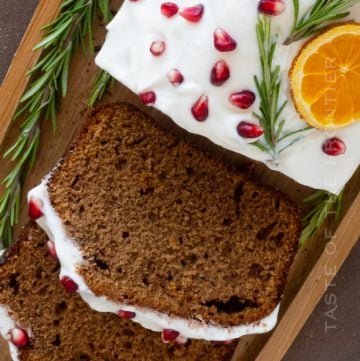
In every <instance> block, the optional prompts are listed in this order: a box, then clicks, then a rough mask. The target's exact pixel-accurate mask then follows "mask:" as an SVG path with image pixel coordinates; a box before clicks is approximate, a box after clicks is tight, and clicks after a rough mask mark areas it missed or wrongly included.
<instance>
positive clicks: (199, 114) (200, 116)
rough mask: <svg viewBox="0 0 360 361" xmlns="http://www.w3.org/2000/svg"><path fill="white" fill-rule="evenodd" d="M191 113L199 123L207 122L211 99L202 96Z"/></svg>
mask: <svg viewBox="0 0 360 361" xmlns="http://www.w3.org/2000/svg"><path fill="white" fill-rule="evenodd" d="M191 113H192V115H193V116H194V118H195V119H196V120H197V121H198V122H203V121H205V120H206V119H207V118H208V116H209V99H208V97H207V96H206V95H202V96H201V97H200V98H199V99H198V100H197V101H196V103H195V104H194V105H193V106H192V108H191Z"/></svg>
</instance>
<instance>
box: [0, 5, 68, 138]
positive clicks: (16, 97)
mask: <svg viewBox="0 0 360 361" xmlns="http://www.w3.org/2000/svg"><path fill="white" fill-rule="evenodd" d="M61 1H62V0H51V1H48V0H40V1H39V4H38V6H37V7H36V9H35V12H34V15H33V17H32V19H31V21H30V24H29V26H28V28H27V30H26V32H25V34H24V36H23V38H22V40H21V42H20V45H19V47H18V49H17V51H16V54H15V56H14V58H13V61H12V63H11V65H10V67H9V69H8V72H7V74H6V76H5V78H4V81H3V83H2V85H1V88H0V109H1V112H0V144H1V143H2V142H3V140H4V138H5V134H6V131H7V129H8V127H9V125H10V123H11V120H12V118H13V115H14V114H15V111H16V109H17V107H18V105H19V101H20V99H21V97H22V95H23V93H24V91H25V89H26V87H27V85H28V82H29V77H27V76H26V72H27V70H28V69H29V68H31V67H32V66H33V65H35V64H36V62H37V61H38V59H39V57H40V55H41V52H40V51H36V52H34V51H33V50H32V49H33V47H34V46H35V45H36V44H37V43H38V42H39V41H40V40H41V38H42V31H41V29H42V27H43V26H44V25H46V24H48V23H49V22H51V21H52V20H53V19H54V18H55V16H56V15H57V13H58V11H59V7H60V4H61ZM24 59H25V60H24Z"/></svg>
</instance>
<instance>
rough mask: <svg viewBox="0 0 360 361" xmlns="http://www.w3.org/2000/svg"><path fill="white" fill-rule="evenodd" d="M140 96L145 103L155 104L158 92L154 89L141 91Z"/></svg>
mask: <svg viewBox="0 0 360 361" xmlns="http://www.w3.org/2000/svg"><path fill="white" fill-rule="evenodd" d="M139 97H140V99H141V101H142V102H143V103H144V104H145V105H154V104H155V102H156V94H155V93H154V92H153V91H149V92H145V93H141V94H139Z"/></svg>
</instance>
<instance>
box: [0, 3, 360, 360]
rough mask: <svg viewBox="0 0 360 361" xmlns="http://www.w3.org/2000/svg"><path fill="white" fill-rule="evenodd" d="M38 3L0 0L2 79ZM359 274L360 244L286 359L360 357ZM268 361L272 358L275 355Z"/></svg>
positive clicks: (0, 65) (356, 358) (348, 358)
mask: <svg viewBox="0 0 360 361" xmlns="http://www.w3.org/2000/svg"><path fill="white" fill-rule="evenodd" d="M49 1H51V0H49ZM37 3H38V1H37V0H0V81H2V79H3V77H4V75H5V73H6V71H7V68H8V66H9V64H10V62H11V59H12V57H13V55H14V53H15V51H16V48H17V46H18V43H19V41H20V39H21V36H22V34H23V32H24V31H25V29H26V26H27V24H28V22H29V20H30V17H31V15H32V12H33V9H34V8H35V6H36V4H37ZM359 275H360V243H358V244H357V246H356V247H355V249H354V251H353V252H352V254H351V256H350V257H349V258H348V259H347V261H346V264H345V266H344V267H343V268H342V269H341V271H340V273H339V274H338V275H337V277H336V279H335V281H334V283H333V285H332V286H331V287H330V288H329V290H328V292H327V294H326V296H325V297H324V298H323V299H322V301H321V302H320V303H319V305H318V307H317V308H316V310H315V312H314V314H313V315H312V317H311V318H310V319H309V320H308V322H307V324H306V326H305V327H304V329H303V330H302V332H301V334H300V335H299V337H298V338H297V340H296V342H295V343H294V345H293V346H292V347H291V349H290V350H289V352H288V354H287V355H286V357H285V358H284V360H285V361H305V360H306V361H359V360H360V282H359ZM324 287H325V285H324ZM139 361H140V360H139ZM159 361H160V360H159ZM268 361H272V360H271V355H269V359H268Z"/></svg>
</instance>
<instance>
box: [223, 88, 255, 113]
mask: <svg viewBox="0 0 360 361" xmlns="http://www.w3.org/2000/svg"><path fill="white" fill-rule="evenodd" d="M255 99H256V96H255V94H254V93H253V92H252V91H250V90H243V91H241V92H237V93H233V94H231V95H230V98H229V100H230V103H231V104H232V105H234V106H235V107H237V108H240V109H248V108H250V107H251V106H252V105H253V104H254V102H255Z"/></svg>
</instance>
